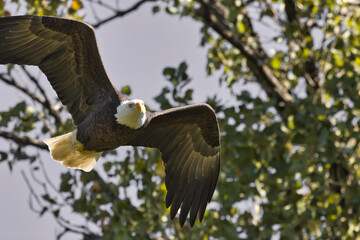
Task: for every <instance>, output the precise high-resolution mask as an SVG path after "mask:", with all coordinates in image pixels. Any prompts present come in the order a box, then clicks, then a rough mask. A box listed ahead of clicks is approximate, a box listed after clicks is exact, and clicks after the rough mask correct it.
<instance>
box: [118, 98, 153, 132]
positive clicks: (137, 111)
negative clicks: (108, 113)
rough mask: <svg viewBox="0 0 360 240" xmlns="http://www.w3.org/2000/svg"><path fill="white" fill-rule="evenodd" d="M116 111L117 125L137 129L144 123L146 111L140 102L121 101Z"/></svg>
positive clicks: (136, 100)
mask: <svg viewBox="0 0 360 240" xmlns="http://www.w3.org/2000/svg"><path fill="white" fill-rule="evenodd" d="M116 111H117V112H116V114H115V118H116V121H117V122H118V123H119V124H122V125H125V126H128V127H130V128H133V129H138V128H140V127H141V126H142V125H144V123H145V120H146V109H145V106H144V102H143V101H142V100H139V99H133V100H125V101H122V102H121V104H120V105H119V106H118V107H117V109H116Z"/></svg>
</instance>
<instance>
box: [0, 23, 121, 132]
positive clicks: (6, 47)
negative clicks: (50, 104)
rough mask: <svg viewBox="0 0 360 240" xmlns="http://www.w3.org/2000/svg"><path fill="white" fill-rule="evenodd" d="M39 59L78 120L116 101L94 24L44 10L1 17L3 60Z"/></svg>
mask: <svg viewBox="0 0 360 240" xmlns="http://www.w3.org/2000/svg"><path fill="white" fill-rule="evenodd" d="M6 63H14V64H23V65H37V66H39V68H40V69H41V70H42V71H43V72H44V73H45V75H46V76H47V78H48V80H49V81H50V83H51V85H52V87H53V88H54V90H55V91H56V92H57V95H58V96H59V99H60V100H61V102H62V103H63V104H64V105H66V106H67V109H68V111H69V112H70V114H71V115H72V117H73V120H74V124H75V125H78V124H80V123H81V121H82V120H84V118H85V117H86V116H87V115H88V114H89V113H90V112H91V111H92V110H93V109H94V107H95V106H96V105H97V104H99V103H103V102H104V101H107V100H110V99H113V100H115V101H116V99H118V98H117V96H116V95H117V94H116V93H117V90H115V89H114V87H113V86H112V84H111V82H110V80H109V78H108V76H107V74H106V72H105V69H104V67H103V64H102V61H101V58H100V55H99V51H98V47H97V44H96V39H95V33H94V30H93V28H92V27H91V26H90V25H88V24H86V23H82V22H79V21H74V20H69V19H63V18H57V17H45V16H15V17H4V18H0V64H6Z"/></svg>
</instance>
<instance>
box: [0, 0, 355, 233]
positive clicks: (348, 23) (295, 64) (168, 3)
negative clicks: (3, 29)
mask: <svg viewBox="0 0 360 240" xmlns="http://www.w3.org/2000/svg"><path fill="white" fill-rule="evenodd" d="M115 2H117V3H118V2H119V1H115ZM120 2H121V1H120ZM149 2H151V4H152V8H151V9H152V12H153V13H157V14H159V12H166V13H167V14H170V15H174V16H181V17H188V18H191V19H193V20H194V21H200V22H201V23H202V28H201V38H200V39H199V42H200V43H201V46H202V47H205V48H207V49H208V54H207V66H206V71H207V73H208V74H209V75H212V74H214V73H215V72H217V73H220V79H219V81H220V82H221V83H222V84H226V85H227V86H228V89H229V93H228V94H229V96H232V97H234V99H235V100H234V101H232V102H230V103H226V104H222V103H221V100H222V97H224V96H214V97H211V98H209V99H208V100H207V102H208V103H209V104H211V105H212V106H213V108H214V109H215V111H216V112H217V113H218V117H219V124H220V128H221V134H222V168H221V172H220V177H219V182H218V185H217V190H216V192H215V194H214V196H213V199H212V204H210V205H211V206H210V207H208V210H207V211H206V213H205V217H204V221H203V222H202V223H198V222H197V223H196V224H195V226H194V228H193V229H190V228H189V227H188V226H187V225H186V226H185V227H184V228H182V229H181V228H180V226H179V224H178V222H177V221H173V222H172V221H169V219H168V218H169V213H168V210H167V209H165V206H164V198H165V194H166V189H165V186H164V182H163V179H164V171H163V167H162V163H161V158H160V154H159V152H158V151H157V150H151V149H142V148H135V149H131V150H129V151H127V153H126V157H125V158H122V159H121V160H119V158H121V156H124V154H121V155H119V156H118V155H117V154H116V152H111V154H108V155H106V158H104V157H103V159H102V163H103V166H104V171H103V172H101V173H100V172H96V171H93V172H90V173H84V172H80V171H69V172H66V173H64V174H63V175H62V176H61V184H60V186H59V187H54V189H55V191H52V192H51V191H49V189H48V188H46V187H44V189H43V190H44V192H45V193H44V195H43V196H42V200H41V201H40V200H39V204H40V205H41V206H42V208H40V209H39V210H38V212H39V214H40V215H42V214H44V213H46V212H49V213H51V214H53V215H54V217H55V218H56V219H58V221H59V224H60V225H61V226H63V227H64V229H65V230H64V233H65V232H67V231H73V232H77V233H82V234H83V235H84V238H85V236H86V237H87V239H97V238H103V239H175V238H176V239H178V238H180V239H239V238H240V239H247V238H251V239H270V238H275V239H355V238H356V237H357V236H358V235H359V234H360V233H359V232H360V217H359V216H360V214H359V210H358V209H359V208H358V204H359V203H360V192H359V183H360V159H359V153H360V148H359V119H360V118H359V117H360V78H359V76H360V6H359V3H358V2H357V1H351V0H327V1H320V0H314V1H308V0H297V1H295V0H272V1H258V0H252V1H243V0H231V1H230V0H218V1H206V0H193V1H191V0H187V1H186V0H184V1H181V0H163V1H160V0H158V1H156V0H155V1H149ZM5 3H6V4H5ZM5 3H4V1H1V3H0V14H2V15H4V16H6V15H10V14H12V13H11V10H10V7H8V6H10V5H11V4H16V5H17V6H19V7H20V6H21V7H22V8H21V9H20V8H19V9H20V10H21V11H23V8H25V9H26V13H29V14H47V15H61V16H66V17H72V18H80V17H81V16H82V15H81V14H79V12H78V11H80V10H82V11H83V12H82V13H83V14H91V11H90V9H91V4H98V6H99V7H105V8H107V9H108V10H109V9H111V7H110V5H108V3H105V1H101V0H100V1H96V2H94V3H93V1H91V0H88V1H85V0H83V1H80V0H79V1H55V0H53V1H31V0H26V1H5ZM120 5H121V4H120ZM87 6H88V7H87ZM20 10H19V11H20ZM118 10H119V9H117V5H116V3H115V4H114V6H113V11H112V13H114V14H116V13H117V11H118ZM15 12H16V11H15ZM110 14H111V13H110ZM106 17H107V16H103V18H106ZM108 17H111V15H109V16H108ZM155 17H156V15H155ZM190 57H191V56H189V58H190ZM254 59H255V60H256V61H254ZM187 67H188V66H187V64H186V63H185V62H182V63H180V65H179V66H178V67H166V68H165V69H164V71H163V74H164V78H165V79H166V80H167V82H166V84H167V86H166V87H164V88H163V90H162V91H161V92H160V93H159V94H158V95H157V96H156V97H155V100H156V101H157V102H158V104H159V108H161V109H166V108H169V107H173V106H179V105H183V104H189V103H192V96H193V89H191V88H189V87H188V83H189V82H190V81H191V78H190V77H189V75H188V73H187V70H188V69H187ZM264 69H265V70H264ZM9 71H10V72H13V71H14V70H13V69H10V70H9ZM4 74H5V73H4ZM7 74H9V73H7ZM1 76H3V75H1ZM271 76H273V77H274V78H271ZM274 79H275V80H274ZM193 81H196V79H195V80H193ZM274 81H276V82H275V83H274ZM254 82H255V83H256V86H257V88H258V89H256V90H253V91H245V90H244V86H245V87H246V86H247V85H248V84H253V83H254ZM269 83H270V84H269ZM169 84H170V85H169ZM271 84H272V85H271ZM252 86H253V85H252ZM271 86H272V87H271ZM279 86H280V87H281V89H285V91H286V92H287V93H288V94H290V95H291V98H284V97H283V96H284V94H283V93H281V92H280V91H278V90H277V89H279V88H278V87H279ZM122 92H124V93H126V94H129V95H130V94H131V89H130V87H129V86H125V87H124V88H123V89H122ZM30 105H31V104H30V103H29V101H27V102H26V103H25V102H21V103H19V104H17V105H16V106H14V107H12V108H10V109H9V111H7V112H2V113H0V117H1V119H0V125H1V128H2V129H5V128H6V129H9V130H10V131H12V132H14V133H19V134H27V135H28V134H29V136H31V137H34V138H39V139H41V137H42V136H43V135H44V134H48V133H49V132H50V133H52V134H59V132H63V131H67V130H69V129H70V127H71V125H70V123H69V121H67V122H66V123H67V124H66V125H65V126H66V127H63V126H64V125H63V124H54V121H53V120H52V121H50V119H52V118H53V116H51V115H50V114H49V111H48V110H46V109H43V110H40V111H39V110H36V111H35V112H34V113H31V112H27V111H26V109H28V108H29V106H30ZM152 108H155V107H153V106H152ZM59 111H61V112H62V111H65V110H63V109H60V110H59ZM39 112H40V114H38V113H39ZM45 121H48V124H50V125H51V126H53V128H54V129H55V131H53V132H52V131H51V128H49V127H48V124H43V125H41V124H40V123H41V122H45ZM39 124H40V125H41V126H38V128H36V126H37V125H39ZM39 129H43V131H40V130H39ZM14 149H15V150H14ZM16 149H17V150H19V149H20V153H18V152H16ZM22 149H23V146H22V145H21V144H18V145H16V144H15V145H14V144H11V149H10V150H8V149H1V152H0V162H3V161H5V160H7V161H8V163H9V165H12V162H13V161H14V160H18V159H23V158H24V155H25V156H28V155H26V153H23V154H21V152H23V150H22ZM14 153H16V154H14ZM10 155H12V156H13V157H12V158H10V157H9V156H10ZM29 156H30V155H29ZM25 158H26V157H25ZM29 158H31V159H32V166H33V169H34V171H36V172H39V166H38V165H39V163H38V161H36V160H35V159H34V156H30V157H29ZM10 159H11V160H10ZM40 167H41V164H40ZM47 184H49V183H47ZM45 185H46V184H45ZM54 192H55V193H54ZM133 195H135V196H136V197H135V200H134V198H133ZM64 208H70V209H71V210H72V211H74V212H75V213H78V214H79V215H80V216H81V217H82V218H83V219H85V221H86V222H87V223H91V224H92V225H91V224H85V225H84V226H80V227H78V226H77V225H78V224H70V222H68V221H67V220H64V218H65V219H66V217H67V215H66V214H64V211H65V210H64ZM65 212H66V211H65ZM90 225H91V227H89V226H90Z"/></svg>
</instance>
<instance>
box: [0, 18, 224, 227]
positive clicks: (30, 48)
mask: <svg viewBox="0 0 360 240" xmlns="http://www.w3.org/2000/svg"><path fill="white" fill-rule="evenodd" d="M0 63H1V64H6V63H14V64H26V65H37V66H39V68H40V69H41V70H42V71H43V72H44V73H45V75H46V76H47V78H48V80H49V81H50V83H51V85H52V87H53V88H54V90H55V91H56V93H57V94H58V96H59V99H60V101H61V102H62V103H63V104H64V105H66V107H67V109H68V111H69V112H70V114H71V115H72V118H73V121H74V124H75V125H77V132H76V131H75V134H76V135H74V136H76V139H73V138H72V135H71V134H69V135H67V136H66V138H65V137H64V138H60V139H62V141H68V140H67V139H70V140H71V141H75V142H76V146H77V147H76V148H74V149H75V150H74V149H70V150H71V151H73V152H74V151H78V150H79V149H80V150H81V151H83V150H82V147H84V150H86V151H85V152H86V153H88V152H87V151H90V152H89V155H92V161H93V159H95V161H96V160H97V158H98V154H97V153H96V152H101V151H105V150H109V149H114V148H117V147H119V146H123V145H133V146H145V147H152V148H158V149H159V150H160V151H161V152H162V159H163V161H164V163H165V164H164V165H165V173H166V178H165V184H166V187H167V189H168V193H167V196H166V206H167V207H169V206H171V210H170V215H171V218H172V219H173V218H174V216H175V215H176V213H177V211H178V209H179V208H180V206H181V212H180V224H181V225H183V224H184V222H185V220H186V218H187V215H188V213H189V212H190V225H191V226H193V224H194V222H195V219H196V216H197V215H198V217H199V219H200V221H201V220H202V218H203V216H204V211H205V208H206V205H207V203H208V202H210V200H211V197H212V195H213V193H214V190H215V187H216V183H217V179H218V175H219V169H220V140H219V127H218V123H217V119H216V115H215V113H214V111H213V110H212V108H211V107H210V106H209V105H207V104H195V105H190V106H184V107H179V108H173V109H169V110H166V111H163V112H159V113H147V120H146V122H145V124H144V125H143V126H142V127H141V128H139V129H136V130H134V129H131V128H129V127H126V126H123V125H121V124H118V123H117V122H116V119H115V117H114V114H115V113H116V107H117V106H119V104H120V103H121V102H122V101H124V100H126V99H127V98H126V97H125V96H123V95H122V94H121V93H120V92H119V91H118V90H116V89H115V88H114V87H113V85H112V83H111V82H110V80H109V78H108V76H107V74H106V72H105V69H104V67H103V64H102V61H101V58H100V55H99V52H98V48H97V44H96V39H95V34H94V31H93V29H92V28H91V26H89V25H87V24H85V23H82V22H78V21H74V20H67V19H62V18H55V17H44V16H18V17H7V18H0ZM70 140H69V141H70ZM51 141H52V140H49V142H51ZM77 141H79V142H77ZM54 146H55V145H54ZM62 147H64V146H62ZM70 150H69V152H71V151H70ZM80 150H79V151H80ZM94 151H95V152H94ZM66 161H70V162H72V160H71V159H70V160H66ZM92 167H93V165H92ZM92 167H91V168H92ZM91 168H87V170H91Z"/></svg>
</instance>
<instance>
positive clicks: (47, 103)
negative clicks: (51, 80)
mask: <svg viewBox="0 0 360 240" xmlns="http://www.w3.org/2000/svg"><path fill="white" fill-rule="evenodd" d="M21 68H22V70H23V71H24V73H25V74H26V76H27V77H28V78H29V79H30V80H31V81H32V82H33V83H34V84H35V85H36V87H37V88H38V89H39V91H40V92H41V94H42V95H43V97H44V99H45V100H44V101H43V103H42V104H43V106H44V107H45V108H46V109H48V110H49V112H50V114H51V115H52V116H53V117H54V118H55V120H56V122H57V123H59V124H60V125H63V121H62V119H61V117H60V114H59V112H58V111H57V110H55V109H54V108H53V107H52V106H51V103H50V101H49V98H48V97H47V95H46V93H45V90H44V89H43V88H42V86H40V84H39V81H38V80H37V78H35V77H34V76H32V75H31V74H30V73H29V72H28V71H27V70H26V68H25V67H24V66H21Z"/></svg>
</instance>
